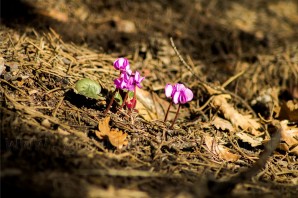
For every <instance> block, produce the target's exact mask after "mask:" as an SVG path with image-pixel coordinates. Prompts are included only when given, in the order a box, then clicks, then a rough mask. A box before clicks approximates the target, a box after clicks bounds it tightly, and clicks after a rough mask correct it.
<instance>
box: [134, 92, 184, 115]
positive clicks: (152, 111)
mask: <svg viewBox="0 0 298 198" xmlns="http://www.w3.org/2000/svg"><path fill="white" fill-rule="evenodd" d="M137 99H138V102H137V105H136V109H137V110H138V111H139V114H140V115H141V116H142V117H143V118H144V119H145V120H148V121H150V120H156V119H159V120H160V119H164V117H165V114H166V111H167V108H168V107H169V104H170V103H169V102H168V101H166V100H164V99H162V98H160V97H159V96H158V95H157V94H156V93H154V92H151V93H150V92H148V91H145V90H142V89H137ZM176 108H177V107H176V106H172V107H171V111H170V113H169V115H168V119H169V120H171V119H173V118H174V117H175V112H176V110H177V109H176ZM184 112H185V111H184ZM180 116H183V111H181V112H180Z"/></svg>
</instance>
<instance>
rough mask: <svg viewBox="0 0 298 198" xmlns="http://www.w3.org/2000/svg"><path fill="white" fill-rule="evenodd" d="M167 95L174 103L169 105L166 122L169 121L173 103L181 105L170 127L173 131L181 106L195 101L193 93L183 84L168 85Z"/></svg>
mask: <svg viewBox="0 0 298 198" xmlns="http://www.w3.org/2000/svg"><path fill="white" fill-rule="evenodd" d="M165 94H166V96H167V97H168V98H172V102H171V103H170V104H169V107H168V110H167V113H166V115H165V119H164V122H165V121H166V120H167V117H168V114H169V110H170V108H171V106H172V104H173V103H175V104H179V106H178V109H177V112H176V115H175V118H174V120H173V122H172V125H171V127H170V129H172V128H173V126H174V123H175V122H176V119H177V117H178V114H179V111H180V107H181V104H185V103H187V102H189V101H191V100H192V99H193V93H192V91H191V90H190V89H188V88H186V87H185V86H184V85H183V84H179V83H177V84H175V85H174V86H173V85H171V84H167V85H166V87H165Z"/></svg>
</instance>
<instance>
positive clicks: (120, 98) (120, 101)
mask: <svg viewBox="0 0 298 198" xmlns="http://www.w3.org/2000/svg"><path fill="white" fill-rule="evenodd" d="M114 98H115V101H116V102H117V103H118V104H119V105H122V103H123V99H122V96H121V95H120V93H119V91H117V93H116V94H115V97H114Z"/></svg>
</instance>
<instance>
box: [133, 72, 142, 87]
mask: <svg viewBox="0 0 298 198" xmlns="http://www.w3.org/2000/svg"><path fill="white" fill-rule="evenodd" d="M144 79H145V77H141V76H140V73H139V72H138V71H136V73H135V75H134V79H133V81H134V84H135V85H136V86H138V87H139V88H142V86H141V82H142V81H143V80H144Z"/></svg>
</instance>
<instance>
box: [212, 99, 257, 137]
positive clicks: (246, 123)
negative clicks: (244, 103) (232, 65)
mask: <svg viewBox="0 0 298 198" xmlns="http://www.w3.org/2000/svg"><path fill="white" fill-rule="evenodd" d="M230 98H231V96H230V95H227V94H225V95H217V96H214V98H213V100H212V102H211V104H212V106H213V107H214V108H218V109H219V110H220V111H221V112H222V114H223V115H224V117H225V118H226V119H228V120H230V121H231V122H232V124H233V125H234V126H235V127H237V128H241V129H243V130H245V131H249V132H250V133H251V134H253V135H255V136H259V135H260V134H261V132H260V131H258V129H259V128H261V124H260V123H259V122H258V121H257V119H252V118H251V115H242V114H240V113H239V112H238V111H237V110H236V109H235V108H234V107H233V106H232V105H231V104H229V103H228V101H227V99H230Z"/></svg>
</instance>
